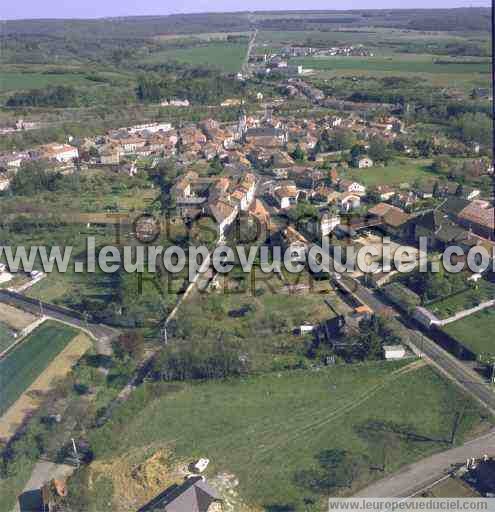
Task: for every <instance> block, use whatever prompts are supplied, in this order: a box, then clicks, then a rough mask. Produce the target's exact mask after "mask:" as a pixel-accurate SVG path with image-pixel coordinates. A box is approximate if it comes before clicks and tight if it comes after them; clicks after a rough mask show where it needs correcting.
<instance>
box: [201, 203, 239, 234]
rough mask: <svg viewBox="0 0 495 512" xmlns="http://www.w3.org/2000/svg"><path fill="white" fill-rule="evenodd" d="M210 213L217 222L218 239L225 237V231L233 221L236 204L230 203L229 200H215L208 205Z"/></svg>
mask: <svg viewBox="0 0 495 512" xmlns="http://www.w3.org/2000/svg"><path fill="white" fill-rule="evenodd" d="M208 207H209V209H210V213H211V215H212V216H213V218H214V219H215V222H216V223H217V230H218V237H219V240H223V239H224V238H225V233H226V231H227V229H228V227H229V226H230V225H231V224H232V223H233V222H234V220H235V218H236V217H237V214H238V213H239V209H238V207H237V206H235V205H232V204H231V203H230V202H227V201H222V200H216V201H213V202H211V203H210V204H209V205H208Z"/></svg>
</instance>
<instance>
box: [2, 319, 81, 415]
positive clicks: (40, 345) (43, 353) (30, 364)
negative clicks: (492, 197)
mask: <svg viewBox="0 0 495 512" xmlns="http://www.w3.org/2000/svg"><path fill="white" fill-rule="evenodd" d="M76 335H77V331H76V330H75V329H73V328H72V327H68V326H66V325H63V324H60V323H58V322H53V321H47V322H44V323H43V324H42V325H41V326H40V327H38V328H37V329H36V330H34V331H33V332H32V333H31V334H30V335H29V336H28V338H26V339H25V340H24V341H23V342H22V343H21V345H20V346H19V347H17V348H16V349H15V350H14V351H12V352H11V353H10V354H9V355H8V356H7V357H6V358H5V359H3V360H2V361H0V389H1V390H2V393H1V395H0V414H3V413H4V412H5V411H6V410H7V409H8V408H9V407H10V406H11V405H12V404H13V403H14V402H15V401H16V400H17V399H18V398H19V396H20V395H21V394H22V393H23V392H24V391H25V390H26V389H27V388H28V387H29V386H30V385H31V384H32V383H33V382H34V381H35V380H36V378H37V377H38V376H39V375H41V373H43V371H44V370H45V368H46V367H47V366H48V365H49V364H50V362H51V361H52V360H53V358H54V357H55V356H57V355H58V354H59V353H60V352H61V351H62V350H63V349H64V348H65V347H66V345H67V344H68V343H69V341H70V340H71V339H72V338H74V336H76Z"/></svg>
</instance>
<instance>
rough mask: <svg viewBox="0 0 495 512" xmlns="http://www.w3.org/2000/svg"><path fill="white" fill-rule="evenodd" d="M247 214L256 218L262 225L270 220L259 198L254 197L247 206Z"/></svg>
mask: <svg viewBox="0 0 495 512" xmlns="http://www.w3.org/2000/svg"><path fill="white" fill-rule="evenodd" d="M249 215H251V216H252V217H254V218H255V219H257V221H258V222H259V223H260V224H261V225H262V226H267V225H268V222H269V220H270V214H269V213H268V211H267V210H266V208H265V207H264V206H263V203H262V202H261V201H260V200H259V199H255V200H254V201H253V202H252V203H251V206H250V207H249Z"/></svg>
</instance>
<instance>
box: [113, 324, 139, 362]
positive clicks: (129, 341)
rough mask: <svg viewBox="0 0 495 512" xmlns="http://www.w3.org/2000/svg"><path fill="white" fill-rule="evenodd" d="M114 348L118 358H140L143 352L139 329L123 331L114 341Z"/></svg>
mask: <svg viewBox="0 0 495 512" xmlns="http://www.w3.org/2000/svg"><path fill="white" fill-rule="evenodd" d="M114 348H115V352H116V354H117V356H118V357H120V358H125V357H131V358H132V359H134V360H140V359H141V358H142V356H143V353H144V337H143V335H142V333H141V332H139V331H127V332H124V333H123V334H121V335H120V336H119V337H118V338H117V339H116V341H115V342H114Z"/></svg>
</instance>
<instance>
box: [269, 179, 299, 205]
mask: <svg viewBox="0 0 495 512" xmlns="http://www.w3.org/2000/svg"><path fill="white" fill-rule="evenodd" d="M298 195H299V193H298V190H297V188H296V186H295V185H284V186H281V187H277V188H276V189H275V190H274V191H273V198H274V199H275V202H276V203H277V205H278V206H279V208H281V209H282V210H284V209H286V208H290V207H291V206H293V205H295V204H296V203H297V198H298Z"/></svg>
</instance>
